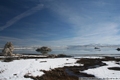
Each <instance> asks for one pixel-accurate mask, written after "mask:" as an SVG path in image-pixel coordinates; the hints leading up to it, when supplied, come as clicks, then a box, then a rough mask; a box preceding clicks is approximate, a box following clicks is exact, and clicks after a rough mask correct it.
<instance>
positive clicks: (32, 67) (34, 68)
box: [0, 58, 79, 80]
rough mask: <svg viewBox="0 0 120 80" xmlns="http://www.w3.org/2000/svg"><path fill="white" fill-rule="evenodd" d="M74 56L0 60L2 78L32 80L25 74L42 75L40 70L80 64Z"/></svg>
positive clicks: (0, 78)
mask: <svg viewBox="0 0 120 80" xmlns="http://www.w3.org/2000/svg"><path fill="white" fill-rule="evenodd" d="M75 62H76V59H73V58H51V59H50V58H46V59H21V60H14V61H12V62H2V61H0V80H32V79H30V78H24V75H25V74H29V75H32V76H41V75H43V74H44V73H43V72H42V71H40V70H50V69H54V68H57V67H63V66H73V65H79V64H75Z"/></svg>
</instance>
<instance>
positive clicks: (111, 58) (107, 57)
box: [105, 56, 115, 61]
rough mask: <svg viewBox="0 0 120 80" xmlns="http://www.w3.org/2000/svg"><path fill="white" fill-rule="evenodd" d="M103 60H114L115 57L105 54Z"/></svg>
mask: <svg viewBox="0 0 120 80" xmlns="http://www.w3.org/2000/svg"><path fill="white" fill-rule="evenodd" d="M105 60H106V61H109V60H115V57H109V56H105Z"/></svg>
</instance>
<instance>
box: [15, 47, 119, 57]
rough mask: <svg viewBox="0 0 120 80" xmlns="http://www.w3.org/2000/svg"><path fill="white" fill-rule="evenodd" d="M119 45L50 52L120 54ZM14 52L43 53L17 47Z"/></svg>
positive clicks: (75, 54) (52, 52)
mask: <svg viewBox="0 0 120 80" xmlns="http://www.w3.org/2000/svg"><path fill="white" fill-rule="evenodd" d="M116 48H117V47H100V49H94V47H81V48H77V49H52V51H51V52H49V54H67V55H72V56H79V55H120V51H117V50H116ZM14 53H22V54H41V53H40V52H36V51H35V49H16V50H14Z"/></svg>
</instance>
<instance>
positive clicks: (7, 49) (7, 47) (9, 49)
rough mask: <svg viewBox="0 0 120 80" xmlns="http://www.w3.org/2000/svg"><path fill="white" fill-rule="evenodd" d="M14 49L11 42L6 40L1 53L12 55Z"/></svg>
mask: <svg viewBox="0 0 120 80" xmlns="http://www.w3.org/2000/svg"><path fill="white" fill-rule="evenodd" d="M13 50H14V46H13V44H12V43H11V42H7V43H6V44H5V46H4V49H3V50H2V53H3V55H5V56H12V55H14V54H13Z"/></svg>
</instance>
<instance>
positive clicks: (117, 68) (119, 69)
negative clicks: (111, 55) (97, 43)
mask: <svg viewBox="0 0 120 80" xmlns="http://www.w3.org/2000/svg"><path fill="white" fill-rule="evenodd" d="M108 69H109V70H116V71H120V67H109V68H108Z"/></svg>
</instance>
